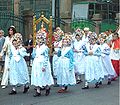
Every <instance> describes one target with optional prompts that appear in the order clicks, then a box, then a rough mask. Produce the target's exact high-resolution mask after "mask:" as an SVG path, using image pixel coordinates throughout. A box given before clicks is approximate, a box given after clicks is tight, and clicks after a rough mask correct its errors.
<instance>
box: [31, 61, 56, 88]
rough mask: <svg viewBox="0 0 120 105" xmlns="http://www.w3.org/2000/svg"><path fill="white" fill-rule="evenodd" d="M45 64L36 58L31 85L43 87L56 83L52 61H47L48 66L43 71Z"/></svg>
mask: <svg viewBox="0 0 120 105" xmlns="http://www.w3.org/2000/svg"><path fill="white" fill-rule="evenodd" d="M43 65H44V62H39V61H38V60H37V59H34V61H33V66H32V72H31V85H34V86H40V87H43V86H47V85H48V86H50V85H53V84H54V81H53V77H52V74H51V67H50V62H49V61H48V62H47V67H46V70H45V71H44V72H43V71H42V68H43V67H44V66H43Z"/></svg>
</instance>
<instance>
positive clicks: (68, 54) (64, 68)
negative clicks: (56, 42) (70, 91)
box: [57, 35, 76, 93]
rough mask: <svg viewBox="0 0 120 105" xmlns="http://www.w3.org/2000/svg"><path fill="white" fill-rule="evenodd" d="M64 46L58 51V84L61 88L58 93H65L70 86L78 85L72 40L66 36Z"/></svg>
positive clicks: (63, 41)
mask: <svg viewBox="0 0 120 105" xmlns="http://www.w3.org/2000/svg"><path fill="white" fill-rule="evenodd" d="M62 45H63V46H62V48H61V50H59V51H58V56H59V60H58V65H57V67H58V68H59V70H58V71H57V84H58V85H60V86H61V89H60V90H58V93H65V92H66V91H67V88H68V86H69V85H75V84H76V79H75V73H74V63H73V62H74V60H73V49H72V48H71V38H70V37H69V36H67V35H66V37H64V38H63V40H62Z"/></svg>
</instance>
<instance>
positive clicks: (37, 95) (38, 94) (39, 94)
mask: <svg viewBox="0 0 120 105" xmlns="http://www.w3.org/2000/svg"><path fill="white" fill-rule="evenodd" d="M39 96H41V93H38V92H36V93H35V94H34V95H33V97H39Z"/></svg>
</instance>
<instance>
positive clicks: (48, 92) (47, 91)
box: [45, 88, 50, 96]
mask: <svg viewBox="0 0 120 105" xmlns="http://www.w3.org/2000/svg"><path fill="white" fill-rule="evenodd" d="M49 94H50V88H49V89H46V93H45V95H46V96H48V95H49Z"/></svg>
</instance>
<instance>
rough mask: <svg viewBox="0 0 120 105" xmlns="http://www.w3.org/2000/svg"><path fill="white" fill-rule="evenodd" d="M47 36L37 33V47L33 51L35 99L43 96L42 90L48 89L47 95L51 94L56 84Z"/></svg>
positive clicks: (32, 82)
mask: <svg viewBox="0 0 120 105" xmlns="http://www.w3.org/2000/svg"><path fill="white" fill-rule="evenodd" d="M45 39H46V36H45V35H44V33H42V32H40V31H39V32H38V33H37V37H36V40H37V46H36V47H35V48H34V49H33V53H32V57H33V58H34V60H33V65H32V72H31V85H34V86H35V88H36V93H35V94H34V95H33V96H34V97H38V96H40V95H41V88H42V87H46V93H45V95H46V96H48V95H49V93H50V86H51V85H53V84H54V82H53V77H52V74H51V67H50V61H49V55H48V54H49V48H48V47H47V46H46V44H45V42H46V40H45Z"/></svg>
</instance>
